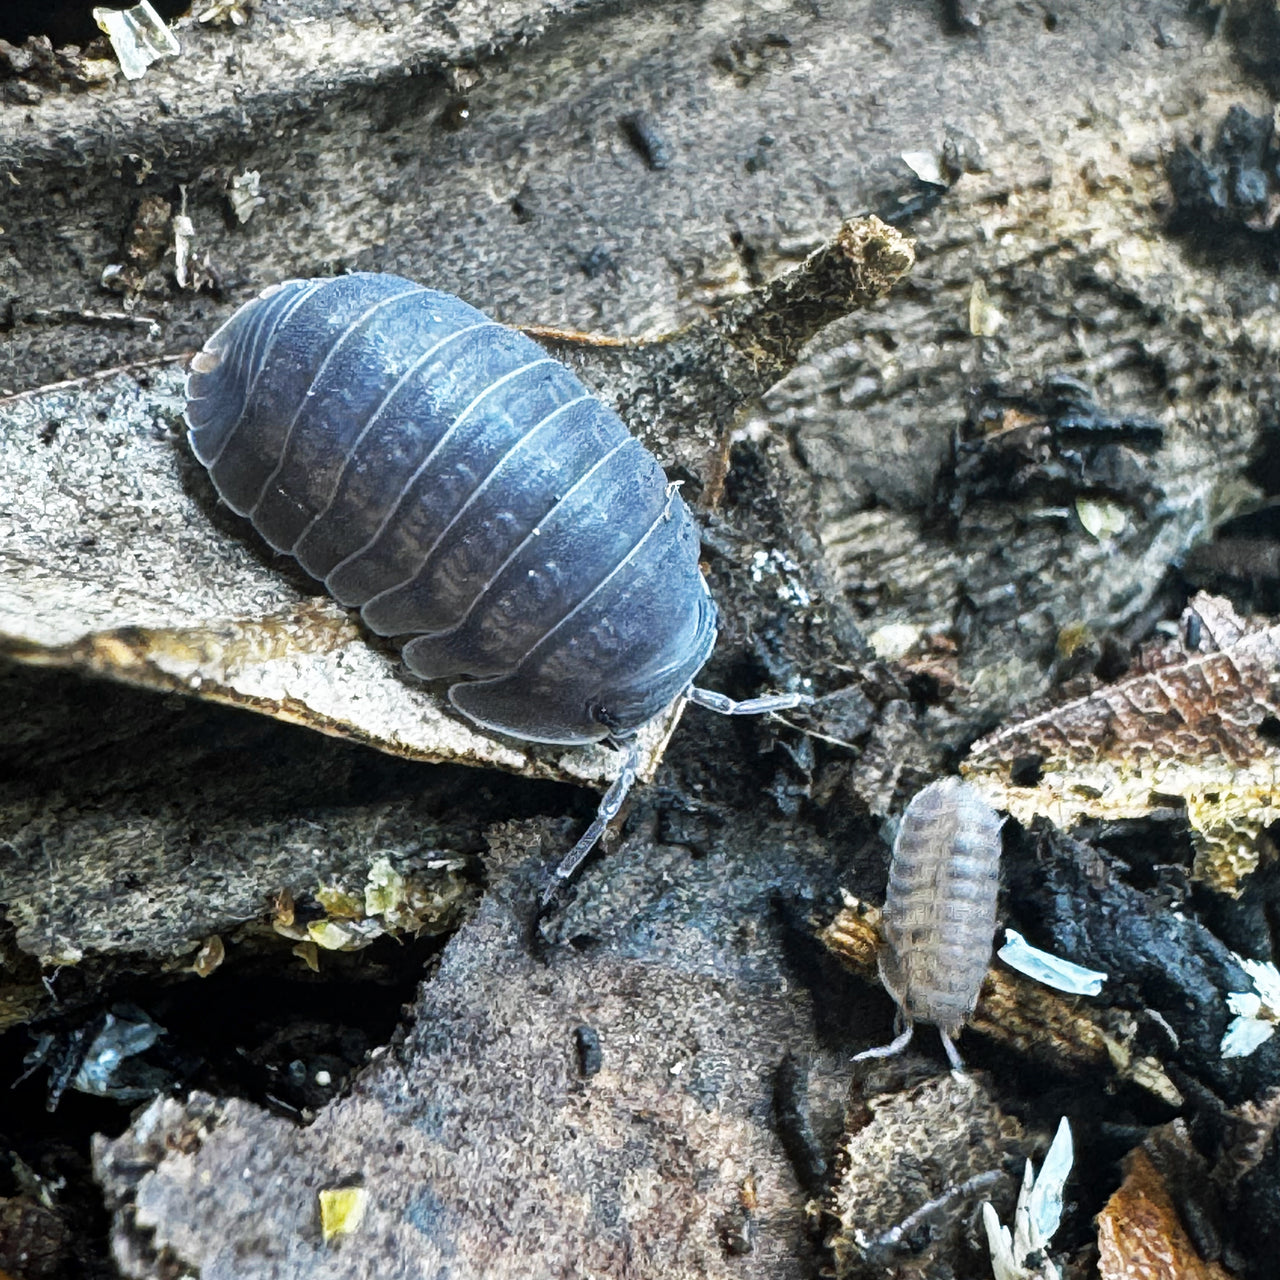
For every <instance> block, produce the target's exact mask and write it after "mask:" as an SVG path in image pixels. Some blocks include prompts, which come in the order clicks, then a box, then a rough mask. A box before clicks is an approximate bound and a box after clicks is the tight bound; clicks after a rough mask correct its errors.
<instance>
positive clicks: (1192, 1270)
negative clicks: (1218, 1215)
mask: <svg viewBox="0 0 1280 1280" xmlns="http://www.w3.org/2000/svg"><path fill="white" fill-rule="evenodd" d="M1125 1165H1126V1168H1125V1179H1124V1182H1123V1183H1122V1184H1121V1186H1120V1189H1119V1191H1117V1192H1116V1193H1115V1195H1113V1196H1112V1197H1111V1199H1110V1200H1108V1201H1107V1204H1106V1207H1105V1208H1104V1209H1103V1210H1102V1212H1101V1213H1100V1214H1099V1215H1098V1272H1099V1274H1100V1276H1101V1277H1102V1280H1230V1272H1228V1271H1226V1270H1225V1269H1224V1268H1223V1267H1222V1266H1221V1265H1219V1264H1218V1263H1216V1262H1206V1261H1205V1260H1204V1259H1203V1258H1202V1257H1201V1256H1200V1255H1199V1254H1198V1253H1197V1252H1196V1250H1195V1246H1194V1245H1192V1243H1191V1239H1190V1237H1189V1236H1188V1235H1187V1232H1186V1229H1185V1228H1184V1227H1183V1225H1182V1222H1181V1220H1180V1219H1179V1217H1178V1211H1177V1209H1176V1208H1175V1207H1174V1203H1173V1197H1172V1196H1171V1195H1170V1194H1169V1190H1168V1188H1167V1187H1166V1186H1165V1182H1164V1179H1163V1178H1162V1177H1161V1175H1160V1172H1159V1171H1158V1170H1157V1169H1156V1166H1155V1165H1154V1164H1153V1163H1152V1161H1151V1157H1150V1156H1148V1155H1147V1153H1146V1152H1145V1151H1144V1150H1143V1149H1142V1148H1138V1149H1137V1150H1135V1151H1133V1152H1131V1153H1130V1155H1129V1157H1128V1159H1127V1160H1126V1162H1125Z"/></svg>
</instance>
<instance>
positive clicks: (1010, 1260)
mask: <svg viewBox="0 0 1280 1280" xmlns="http://www.w3.org/2000/svg"><path fill="white" fill-rule="evenodd" d="M1074 1162H1075V1152H1074V1150H1073V1145H1072V1141H1071V1125H1070V1124H1069V1123H1068V1122H1067V1118H1066V1117H1065V1116H1063V1118H1062V1119H1061V1120H1060V1121H1059V1122H1058V1132H1057V1133H1056V1134H1055V1135H1054V1139H1053V1143H1052V1144H1051V1145H1050V1147H1049V1150H1048V1152H1047V1154H1046V1155H1045V1158H1044V1164H1043V1165H1042V1166H1041V1169H1040V1175H1039V1178H1037V1177H1036V1172H1035V1168H1034V1167H1033V1165H1032V1163H1031V1161H1030V1160H1028V1161H1027V1171H1026V1174H1025V1176H1024V1177H1023V1180H1022V1190H1021V1191H1019V1193H1018V1204H1017V1208H1015V1209H1014V1213H1013V1231H1012V1232H1010V1230H1009V1228H1008V1227H1006V1226H1002V1225H1001V1223H1000V1219H999V1217H997V1215H996V1211H995V1209H994V1208H993V1207H992V1205H991V1203H990V1202H989V1201H988V1202H986V1203H984V1204H983V1206H982V1224H983V1226H984V1227H985V1228H986V1232H987V1248H988V1250H989V1251H990V1253H991V1269H992V1271H993V1272H994V1273H995V1276H996V1280H1060V1275H1061V1273H1060V1272H1059V1271H1058V1268H1057V1267H1056V1266H1055V1265H1054V1264H1053V1263H1052V1262H1051V1261H1050V1260H1049V1258H1048V1254H1047V1249H1048V1245H1049V1241H1050V1240H1051V1239H1052V1238H1053V1235H1054V1233H1055V1232H1056V1231H1057V1229H1058V1224H1059V1223H1060V1222H1061V1220H1062V1192H1063V1188H1064V1187H1065V1186H1066V1182H1067V1177H1068V1175H1069V1174H1070V1172H1071V1166H1072V1164H1073V1163H1074Z"/></svg>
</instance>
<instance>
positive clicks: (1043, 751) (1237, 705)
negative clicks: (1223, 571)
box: [961, 594, 1280, 893]
mask: <svg viewBox="0 0 1280 1280" xmlns="http://www.w3.org/2000/svg"><path fill="white" fill-rule="evenodd" d="M1182 623H1183V625H1182V631H1181V634H1182V636H1183V637H1184V638H1186V642H1184V643H1181V644H1177V645H1173V646H1170V645H1157V646H1153V647H1152V648H1150V649H1149V650H1147V651H1146V652H1145V653H1144V654H1143V655H1142V656H1141V657H1140V658H1139V661H1138V663H1137V669H1136V671H1135V672H1134V673H1132V674H1130V675H1129V676H1127V677H1126V678H1125V679H1123V680H1120V681H1117V682H1116V683H1115V684H1111V685H1107V686H1106V687H1104V688H1101V689H1098V690H1096V691H1095V692H1093V693H1090V694H1089V695H1087V696H1086V697H1083V698H1078V699H1076V700H1075V701H1073V702H1068V703H1065V704H1063V705H1062V706H1058V707H1054V708H1051V709H1050V710H1048V711H1044V712H1041V713H1039V714H1037V715H1033V716H1030V717H1028V718H1027V719H1025V720H1022V721H1020V722H1019V723H1017V724H1013V725H1010V726H1009V727H1007V728H1003V729H1000V730H998V731H997V732H996V733H993V734H991V735H990V736H989V737H987V738H984V739H982V740H981V741H980V742H978V743H976V744H975V745H974V747H973V750H972V752H971V754H970V757H969V759H968V761H967V762H966V763H965V764H964V765H962V767H961V772H962V773H963V774H964V776H965V777H966V778H967V779H968V780H969V781H970V782H972V783H974V784H975V785H976V786H978V787H979V788H980V789H981V790H982V791H983V793H984V794H985V796H986V798H987V799H988V800H989V801H990V803H991V804H992V805H994V806H995V807H996V808H997V809H1004V810H1006V811H1008V812H1009V813H1011V814H1013V816H1014V817H1016V818H1017V819H1018V820H1019V821H1020V822H1029V821H1030V820H1031V819H1032V818H1034V817H1036V816H1037V815H1043V816H1045V817H1047V818H1049V819H1051V820H1052V821H1053V822H1054V823H1055V824H1057V826H1059V827H1061V828H1063V829H1067V828H1070V827H1071V826H1073V825H1074V824H1075V823H1076V822H1078V821H1079V820H1080V819H1082V818H1140V817H1143V816H1145V815H1146V814H1148V813H1150V812H1151V811H1152V810H1153V809H1156V808H1159V807H1161V806H1167V805H1168V804H1169V803H1170V801H1171V800H1176V801H1180V802H1181V803H1182V804H1183V805H1184V806H1185V808H1186V813H1187V818H1188V821H1189V822H1190V824H1191V829H1192V833H1193V836H1194V839H1195V842H1196V849H1197V856H1196V863H1195V874H1196V876H1197V877H1198V878H1199V879H1201V880H1204V881H1205V882H1207V883H1208V884H1210V885H1212V886H1213V887H1214V888H1216V889H1220V890H1223V891H1225V892H1228V893H1237V892H1239V889H1240V882H1241V880H1242V879H1243V878H1244V877H1245V876H1246V875H1248V874H1249V873H1250V872H1251V871H1253V870H1254V868H1255V867H1256V866H1257V865H1258V858H1259V849H1258V839H1259V836H1260V834H1261V832H1262V830H1263V829H1264V828H1265V827H1267V826H1268V825H1269V824H1271V823H1273V822H1275V821H1277V820H1280V794H1278V791H1280V742H1277V741H1276V740H1275V738H1274V736H1273V735H1270V734H1269V733H1268V732H1267V730H1266V726H1267V725H1269V724H1271V723H1273V722H1274V721H1276V720H1277V718H1280V674H1278V673H1280V624H1275V623H1272V624H1267V623H1258V622H1255V621H1252V620H1246V619H1242V618H1240V617H1239V616H1237V614H1236V613H1235V611H1234V610H1233V609H1232V608H1231V605H1230V604H1229V603H1228V602H1227V601H1226V600H1224V599H1222V598H1220V597H1217V596H1210V595H1205V594H1201V595H1198V596H1197V597H1196V598H1195V599H1194V600H1193V601H1192V602H1191V604H1190V606H1189V607H1188V608H1187V610H1186V612H1185V613H1184V615H1183V620H1182ZM1026 774H1032V775H1034V776H1035V778H1036V780H1035V781H1034V782H1025V783H1023V782H1015V781H1014V778H1015V775H1018V776H1025V775H1026Z"/></svg>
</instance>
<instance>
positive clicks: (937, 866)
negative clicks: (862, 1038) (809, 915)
mask: <svg viewBox="0 0 1280 1280" xmlns="http://www.w3.org/2000/svg"><path fill="white" fill-rule="evenodd" d="M1002 825H1003V822H1002V819H1001V818H1000V817H999V816H998V815H997V813H996V811H995V810H994V809H992V808H991V806H990V805H989V804H987V803H986V801H985V800H983V798H982V796H981V795H980V794H979V793H978V791H977V789H976V788H974V787H971V786H970V785H969V784H968V783H966V782H961V781H960V779H959V778H942V779H940V780H939V781H938V782H931V783H930V784H929V785H928V786H927V787H925V788H924V790H923V791H919V792H917V793H916V794H915V796H913V797H912V800H911V803H910V804H909V805H907V807H906V811H905V812H904V813H903V815H902V822H901V824H900V825H899V827H898V835H897V838H896V839H895V840H894V842H893V858H892V860H891V861H890V864H889V886H888V889H887V890H886V892H885V900H884V917H883V927H884V946H883V947H882V948H881V950H880V980H881V982H883V983H884V985H885V988H886V990H887V991H888V992H889V994H890V995H891V996H892V997H893V998H894V1000H895V1001H896V1002H897V1005H898V1010H899V1017H900V1019H901V1022H902V1023H905V1026H904V1027H903V1030H902V1032H901V1034H900V1035H899V1036H898V1037H897V1039H895V1040H894V1041H893V1042H892V1043H891V1044H887V1045H884V1046H883V1047H882V1048H879V1049H868V1050H867V1051H866V1052H865V1053H860V1054H858V1055H857V1058H855V1061H857V1060H859V1059H862V1058H884V1057H888V1056H889V1055H890V1054H894V1053H898V1052H900V1051H901V1050H903V1049H905V1048H906V1046H907V1044H908V1043H909V1042H910V1040H911V1035H912V1032H913V1031H914V1029H915V1023H916V1022H917V1021H919V1022H932V1023H934V1024H935V1025H936V1026H937V1028H938V1031H939V1033H940V1034H941V1036H942V1045H943V1048H944V1049H946V1051H947V1057H948V1058H949V1059H950V1061H951V1065H952V1066H953V1067H954V1068H955V1069H956V1070H957V1071H959V1070H963V1063H962V1062H961V1060H960V1054H959V1053H958V1052H957V1050H956V1047H955V1044H954V1043H953V1040H952V1037H954V1036H956V1035H958V1034H959V1033H960V1029H961V1028H962V1027H963V1026H964V1024H965V1023H966V1022H967V1021H968V1020H969V1016H970V1014H972V1013H973V1010H974V1006H975V1005H976V1004H977V1003H978V992H979V990H980V989H981V987H982V980H983V978H984V977H986V973H987V969H988V968H989V967H990V964H991V943H992V938H993V937H994V935H995V931H996V899H997V896H998V894H999V890H1000V828H1001V826H1002Z"/></svg>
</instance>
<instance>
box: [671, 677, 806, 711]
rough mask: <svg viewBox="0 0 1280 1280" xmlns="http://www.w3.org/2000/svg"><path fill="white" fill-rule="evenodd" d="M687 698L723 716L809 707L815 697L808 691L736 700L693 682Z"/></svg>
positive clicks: (686, 693) (686, 695) (686, 692)
mask: <svg viewBox="0 0 1280 1280" xmlns="http://www.w3.org/2000/svg"><path fill="white" fill-rule="evenodd" d="M684 696H685V697H686V698H688V699H689V701H690V702H692V703H695V704H696V705H697V706H699V707H706V709H707V710H708V711H714V712H716V713H717V714H719V715H722V716H763V715H768V714H769V712H771V711H790V710H791V709H792V708H793V707H807V706H808V705H809V704H810V703H811V702H812V701H813V699H812V698H811V697H810V696H809V695H808V694H807V693H769V694H765V696H764V697H762V698H748V699H746V701H745V702H735V701H734V700H733V699H732V698H730V697H727V696H726V695H725V694H723V693H716V691H715V690H714V689H699V688H698V686H697V685H693V684H691V685H690V686H689V688H688V689H687V690H686V691H685V695H684Z"/></svg>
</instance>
